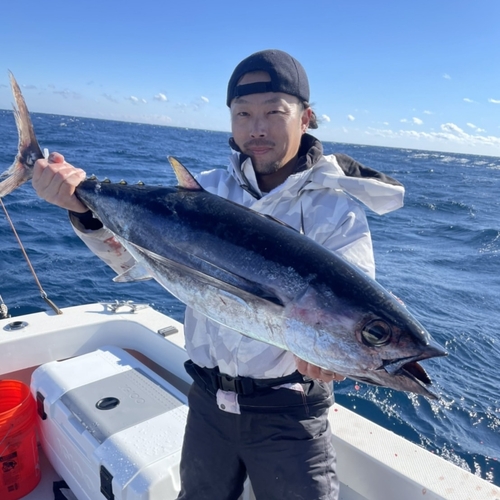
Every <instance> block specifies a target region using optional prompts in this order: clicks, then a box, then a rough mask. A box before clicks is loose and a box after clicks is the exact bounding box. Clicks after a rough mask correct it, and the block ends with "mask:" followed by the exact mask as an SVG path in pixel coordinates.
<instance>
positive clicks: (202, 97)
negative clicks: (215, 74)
mask: <svg viewBox="0 0 500 500" xmlns="http://www.w3.org/2000/svg"><path fill="white" fill-rule="evenodd" d="M201 100H202V101H203V102H210V101H209V99H208V97H205V96H201Z"/></svg>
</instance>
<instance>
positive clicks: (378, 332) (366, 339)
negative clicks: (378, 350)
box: [361, 320, 392, 347]
mask: <svg viewBox="0 0 500 500" xmlns="http://www.w3.org/2000/svg"><path fill="white" fill-rule="evenodd" d="M391 336H392V331H391V327H390V326H389V325H388V324H387V323H386V322H385V321H381V320H374V321H370V322H369V323H367V324H366V325H365V326H364V327H363V329H362V330H361V337H362V339H363V343H364V344H366V345H367V346H370V347H382V346H384V345H387V344H388V343H389V342H390V340H391Z"/></svg>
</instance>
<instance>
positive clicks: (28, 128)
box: [0, 72, 44, 198]
mask: <svg viewBox="0 0 500 500" xmlns="http://www.w3.org/2000/svg"><path fill="white" fill-rule="evenodd" d="M9 76H10V84H11V87H12V94H13V95H14V100H15V102H16V104H15V105H14V106H13V107H14V118H15V120H16V126H17V132H18V134H19V144H18V152H17V155H16V158H15V159H14V163H13V164H12V166H11V167H10V168H9V169H8V170H6V171H5V172H3V173H2V174H0V198H2V197H4V196H6V195H8V194H9V193H11V192H12V191H14V189H16V188H17V187H19V186H20V185H21V184H23V183H24V182H26V181H28V180H29V179H31V177H32V176H33V166H34V165H35V162H36V160H39V159H41V158H43V157H44V155H43V153H42V150H41V149H40V146H39V145H38V141H37V140H36V136H35V131H34V130H33V123H32V122H31V118H30V114H29V111H28V107H27V106H26V102H25V100H24V97H23V95H22V93H21V89H20V88H19V85H18V84H17V81H16V79H15V78H14V75H13V74H12V73H11V72H9Z"/></svg>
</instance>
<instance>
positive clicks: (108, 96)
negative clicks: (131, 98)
mask: <svg viewBox="0 0 500 500" xmlns="http://www.w3.org/2000/svg"><path fill="white" fill-rule="evenodd" d="M102 96H103V97H104V98H105V99H107V100H108V101H111V102H119V101H118V99H115V98H114V97H113V96H112V95H111V94H102Z"/></svg>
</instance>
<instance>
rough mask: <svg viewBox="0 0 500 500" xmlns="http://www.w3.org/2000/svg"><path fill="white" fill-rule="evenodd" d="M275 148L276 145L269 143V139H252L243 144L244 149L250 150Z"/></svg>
mask: <svg viewBox="0 0 500 500" xmlns="http://www.w3.org/2000/svg"><path fill="white" fill-rule="evenodd" d="M262 146H264V147H267V146H269V147H274V146H275V144H274V142H273V141H269V140H267V139H251V140H250V141H247V142H245V143H244V144H243V148H244V149H250V148H252V147H262Z"/></svg>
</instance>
